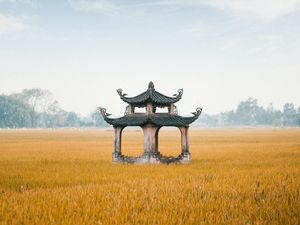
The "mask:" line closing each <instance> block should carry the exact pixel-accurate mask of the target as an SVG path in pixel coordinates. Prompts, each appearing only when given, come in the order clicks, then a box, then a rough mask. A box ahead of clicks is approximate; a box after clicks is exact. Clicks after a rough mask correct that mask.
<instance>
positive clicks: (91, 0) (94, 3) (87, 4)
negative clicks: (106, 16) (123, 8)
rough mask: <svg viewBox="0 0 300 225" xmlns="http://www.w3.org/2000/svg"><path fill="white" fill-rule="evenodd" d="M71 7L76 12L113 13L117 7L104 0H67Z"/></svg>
mask: <svg viewBox="0 0 300 225" xmlns="http://www.w3.org/2000/svg"><path fill="white" fill-rule="evenodd" d="M69 3H70V5H71V7H72V8H73V9H75V10H77V11H84V12H101V13H114V12H116V11H117V10H118V7H117V6H116V5H115V4H113V3H111V2H109V1H106V0H69Z"/></svg>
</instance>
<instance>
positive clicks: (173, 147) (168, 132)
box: [158, 127, 181, 157]
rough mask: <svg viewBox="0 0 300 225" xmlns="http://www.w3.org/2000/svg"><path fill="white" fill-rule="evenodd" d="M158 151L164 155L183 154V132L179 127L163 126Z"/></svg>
mask: <svg viewBox="0 0 300 225" xmlns="http://www.w3.org/2000/svg"><path fill="white" fill-rule="evenodd" d="M158 140H159V141H158V151H159V152H160V153H161V154H162V155H164V156H173V157H177V156H178V155H180V154H181V133H180V130H179V129H178V128H177V127H161V128H160V129H159V133H158Z"/></svg>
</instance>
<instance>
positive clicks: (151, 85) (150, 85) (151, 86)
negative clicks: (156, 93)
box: [148, 81, 154, 89]
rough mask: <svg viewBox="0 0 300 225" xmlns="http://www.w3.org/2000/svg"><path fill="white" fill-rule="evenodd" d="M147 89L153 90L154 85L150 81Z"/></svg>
mask: <svg viewBox="0 0 300 225" xmlns="http://www.w3.org/2000/svg"><path fill="white" fill-rule="evenodd" d="M148 88H150V89H154V84H153V82H152V81H150V82H149V84H148Z"/></svg>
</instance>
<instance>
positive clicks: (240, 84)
mask: <svg viewBox="0 0 300 225" xmlns="http://www.w3.org/2000/svg"><path fill="white" fill-rule="evenodd" d="M299 58H300V1H299V0H252V1H248V0H240V1H238V0H222V1H221V0H185V1H184V0H161V1H156V0H154V1H146V0H140V1H136V0H132V1H126V0H122V1H121V0H119V1H109V0H107V1H103V0H93V1H92V0H85V1H84V0H69V1H68V0H60V1H58V0H54V1H37V0H0V94H1V93H3V94H9V93H12V92H18V91H21V90H22V89H23V88H33V87H40V88H45V89H49V90H50V91H52V92H53V93H54V95H55V97H56V98H57V99H58V100H59V102H60V103H61V106H62V107H63V108H65V109H67V110H74V111H76V112H80V113H82V114H86V113H89V112H90V111H91V110H93V109H94V108H95V107H96V106H99V105H101V106H105V107H107V108H108V111H109V112H112V113H114V114H121V113H122V112H123V111H124V107H125V104H124V103H122V102H121V101H120V99H119V97H118V95H117V93H116V92H115V90H116V89H117V88H119V87H121V88H122V89H123V90H124V92H125V93H127V94H128V95H129V96H131V95H136V94H139V93H140V92H142V91H144V90H146V88H147V84H148V82H149V81H150V80H153V81H154V83H155V86H156V89H157V90H158V91H161V92H162V93H165V94H168V95H173V94H174V93H176V92H177V89H179V88H183V89H184V95H183V99H182V100H181V102H180V103H179V104H178V107H179V111H180V112H181V113H183V114H186V113H189V112H190V111H194V110H195V108H196V106H203V107H204V112H206V113H218V112H220V111H226V110H230V109H233V108H234V107H236V106H237V104H238V103H239V101H240V100H245V99H246V98H247V97H254V98H258V100H259V104H261V105H265V106H266V105H268V103H269V102H273V104H274V105H275V107H277V108H281V107H282V105H283V104H284V103H285V102H293V103H295V105H296V106H297V107H298V106H300V91H299V84H300V63H299Z"/></svg>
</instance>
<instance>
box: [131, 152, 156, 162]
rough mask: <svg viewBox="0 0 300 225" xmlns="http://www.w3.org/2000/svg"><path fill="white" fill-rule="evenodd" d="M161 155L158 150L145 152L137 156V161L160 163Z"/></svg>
mask: <svg viewBox="0 0 300 225" xmlns="http://www.w3.org/2000/svg"><path fill="white" fill-rule="evenodd" d="M161 157H162V155H161V154H160V152H145V153H144V154H143V155H141V156H140V157H139V158H138V160H137V163H160V158H161Z"/></svg>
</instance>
